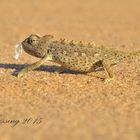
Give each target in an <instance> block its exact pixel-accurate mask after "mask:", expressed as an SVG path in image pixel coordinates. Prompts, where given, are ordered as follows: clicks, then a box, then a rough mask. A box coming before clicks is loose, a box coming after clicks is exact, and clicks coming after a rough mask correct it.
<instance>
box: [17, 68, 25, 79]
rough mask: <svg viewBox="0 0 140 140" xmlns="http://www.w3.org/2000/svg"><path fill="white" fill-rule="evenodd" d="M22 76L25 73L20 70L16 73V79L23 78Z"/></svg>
mask: <svg viewBox="0 0 140 140" xmlns="http://www.w3.org/2000/svg"><path fill="white" fill-rule="evenodd" d="M24 74H25V72H24V71H22V70H21V71H19V72H18V73H17V77H18V78H21V77H23V75H24Z"/></svg>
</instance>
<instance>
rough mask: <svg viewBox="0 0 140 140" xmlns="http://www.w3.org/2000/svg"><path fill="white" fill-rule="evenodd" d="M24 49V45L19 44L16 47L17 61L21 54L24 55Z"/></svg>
mask: <svg viewBox="0 0 140 140" xmlns="http://www.w3.org/2000/svg"><path fill="white" fill-rule="evenodd" d="M22 48H23V46H22V43H18V44H17V45H16V46H15V56H14V58H15V59H18V58H19V56H20V54H21V53H22Z"/></svg>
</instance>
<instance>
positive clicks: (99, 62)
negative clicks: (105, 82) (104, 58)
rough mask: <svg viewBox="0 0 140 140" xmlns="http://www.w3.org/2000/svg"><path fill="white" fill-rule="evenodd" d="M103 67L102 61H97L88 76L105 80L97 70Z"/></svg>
mask: <svg viewBox="0 0 140 140" xmlns="http://www.w3.org/2000/svg"><path fill="white" fill-rule="evenodd" d="M101 66H102V62H101V61H97V62H96V63H94V64H93V66H92V69H91V72H89V73H87V75H88V76H93V77H97V78H100V79H104V78H103V77H101V75H100V74H99V73H97V72H96V69H97V68H99V67H101Z"/></svg>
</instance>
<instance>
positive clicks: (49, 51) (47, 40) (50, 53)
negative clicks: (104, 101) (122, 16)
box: [17, 34, 140, 80]
mask: <svg viewBox="0 0 140 140" xmlns="http://www.w3.org/2000/svg"><path fill="white" fill-rule="evenodd" d="M21 46H22V48H23V50H24V51H25V52H26V53H28V54H29V55H32V56H35V57H38V58H41V59H40V60H39V61H37V62H35V63H33V64H31V65H29V66H27V67H25V68H23V69H21V70H20V71H19V72H18V73H17V77H22V76H23V75H24V74H25V73H27V72H28V71H31V70H33V69H36V68H38V67H40V66H41V65H42V64H44V63H45V62H47V61H52V62H55V63H57V64H59V65H60V67H59V69H58V70H57V71H56V72H57V73H61V72H63V71H64V69H65V68H67V69H70V70H74V71H78V72H82V73H85V74H90V73H92V72H94V73H95V71H96V69H97V68H99V67H102V68H103V69H104V71H105V73H106V78H105V79H106V80H109V79H112V78H113V73H112V71H111V66H112V65H116V64H118V63H120V62H122V61H124V60H130V59H134V58H139V57H140V51H136V52H123V51H118V50H115V49H108V48H105V47H103V46H97V45H95V44H90V43H88V44H87V43H86V44H84V43H82V42H81V41H80V42H74V41H73V40H72V41H66V40H65V39H60V40H56V39H55V38H54V37H53V36H52V35H44V36H39V35H37V34H31V35H30V36H29V37H27V38H26V39H25V40H24V41H22V42H21Z"/></svg>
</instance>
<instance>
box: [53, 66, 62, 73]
mask: <svg viewBox="0 0 140 140" xmlns="http://www.w3.org/2000/svg"><path fill="white" fill-rule="evenodd" d="M63 72H64V68H63V67H60V68H58V69H57V70H56V71H55V73H56V74H60V73H63Z"/></svg>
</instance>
